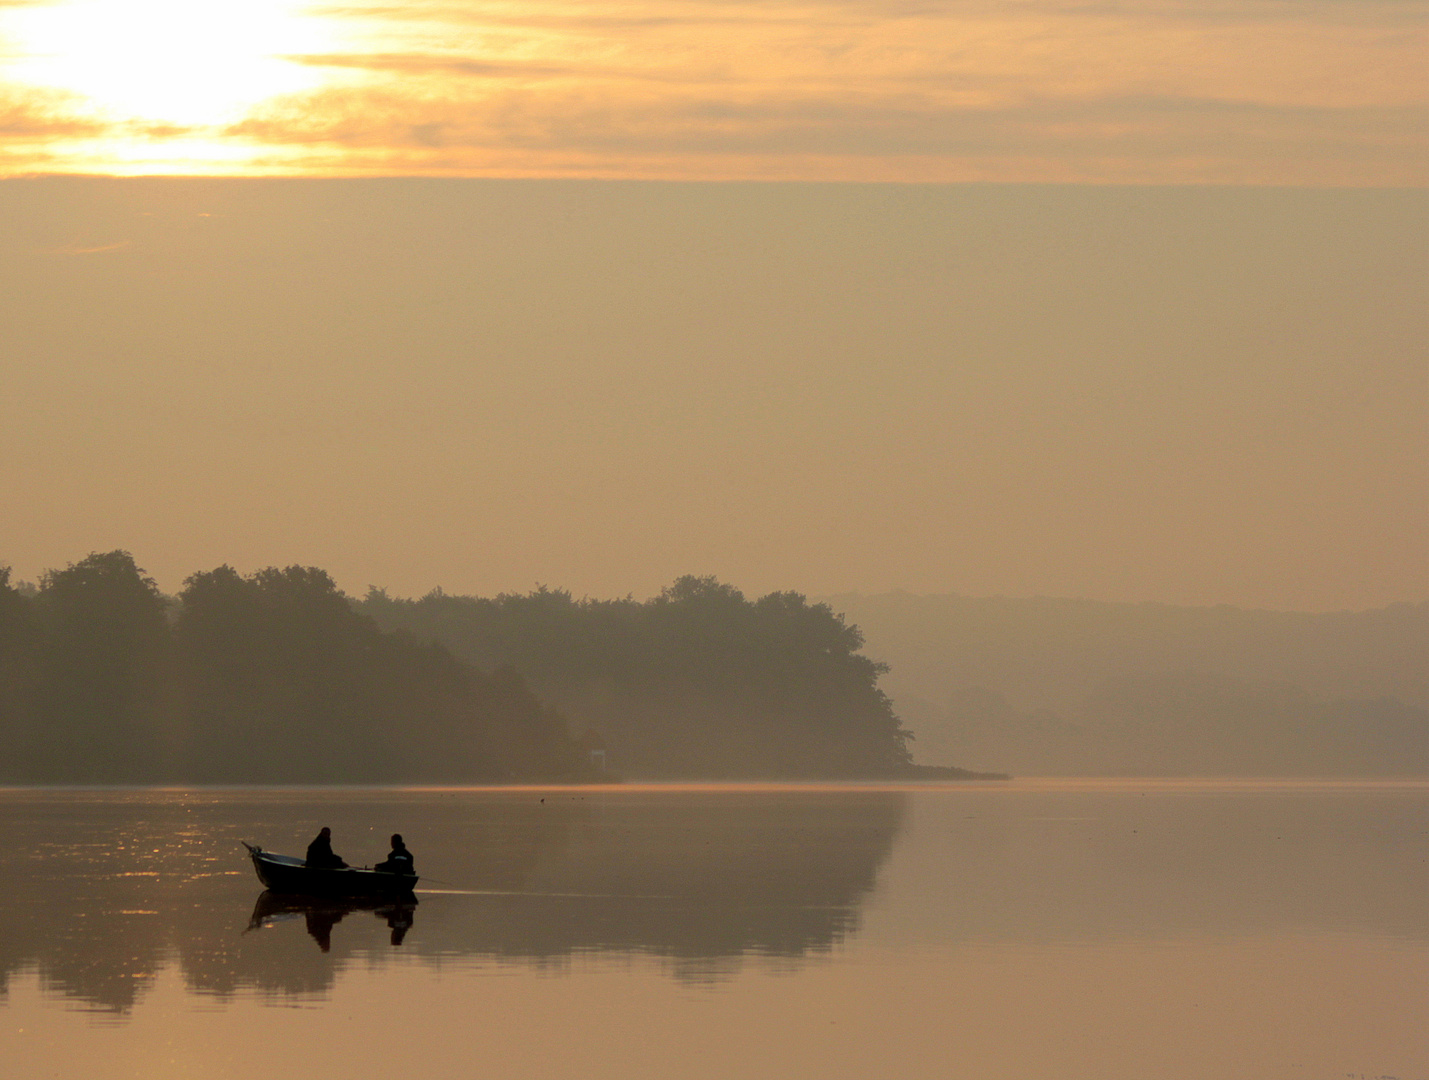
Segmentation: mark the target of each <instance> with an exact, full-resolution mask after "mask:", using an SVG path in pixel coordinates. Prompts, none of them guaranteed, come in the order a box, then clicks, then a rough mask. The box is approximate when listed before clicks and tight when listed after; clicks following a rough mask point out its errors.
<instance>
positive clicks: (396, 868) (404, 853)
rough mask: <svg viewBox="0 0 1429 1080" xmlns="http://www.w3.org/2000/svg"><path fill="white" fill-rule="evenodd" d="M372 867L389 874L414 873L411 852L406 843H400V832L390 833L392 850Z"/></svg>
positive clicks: (414, 866)
mask: <svg viewBox="0 0 1429 1080" xmlns="http://www.w3.org/2000/svg"><path fill="white" fill-rule="evenodd" d="M372 869H374V870H385V871H387V873H389V874H415V873H416V872H417V870H416V865H415V864H414V863H413V862H412V853H411V852H410V851H408V850H407V845H406V844H404V843H402V834H401V833H393V834H392V851H391V853H390V854H388V856H387V859H386V861H384V862H380V863H378V864H377V865H376V866H374V867H373V868H372Z"/></svg>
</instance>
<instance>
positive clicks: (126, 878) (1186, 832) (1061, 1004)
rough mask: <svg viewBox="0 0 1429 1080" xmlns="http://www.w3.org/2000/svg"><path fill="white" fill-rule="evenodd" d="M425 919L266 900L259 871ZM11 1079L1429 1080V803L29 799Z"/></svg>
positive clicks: (1136, 797)
mask: <svg viewBox="0 0 1429 1080" xmlns="http://www.w3.org/2000/svg"><path fill="white" fill-rule="evenodd" d="M322 825H330V826H332V828H333V832H334V847H335V848H336V850H337V851H338V852H339V853H340V854H342V855H344V856H345V857H346V858H347V859H348V860H349V861H350V862H353V863H363V862H371V861H375V860H376V859H379V858H381V857H382V856H383V855H385V853H386V847H385V845H384V844H383V840H384V839H385V837H386V834H387V833H389V832H392V831H394V830H395V831H400V832H402V833H403V834H404V835H405V836H406V838H407V841H408V844H409V846H410V847H411V848H412V850H413V852H414V854H415V855H416V858H417V866H418V870H419V871H420V872H421V873H422V874H423V875H424V880H423V883H422V887H421V889H419V892H418V899H419V903H418V904H417V905H416V906H415V907H414V908H412V907H397V906H390V907H387V908H383V909H379V910H376V911H373V910H362V909H351V910H345V909H344V908H342V907H341V906H336V907H334V906H331V905H329V906H326V907H310V908H306V909H304V908H303V907H302V906H301V905H295V904H292V903H282V902H276V903H275V902H273V900H272V898H271V897H270V898H266V899H265V898H263V897H261V895H260V894H261V893H262V891H263V890H262V887H261V885H259V883H258V881H257V880H256V878H255V877H254V875H253V871H252V869H251V867H250V865H249V864H248V862H247V860H246V857H245V855H244V852H243V849H242V848H241V847H240V846H239V840H240V839H246V840H249V841H250V842H257V843H261V844H263V845H264V846H265V847H268V848H270V849H272V850H275V851H286V852H292V853H296V854H301V853H302V851H303V848H304V847H305V845H306V844H307V841H308V840H309V839H311V837H312V835H313V834H314V833H316V831H317V829H318V828H319V827H321V826H322ZM0 832H3V835H4V837H5V843H4V846H3V852H0V868H3V871H4V875H5V877H4V880H5V883H6V889H5V900H4V906H3V910H4V931H3V936H0V980H3V981H0V986H3V988H4V993H3V997H0V1074H3V1076H4V1077H6V1078H7V1080H30V1078H44V1077H62V1078H85V1080H105V1078H111V1077H126V1078H127V1077H143V1078H145V1080H155V1078H167V1077H173V1078H185V1080H195V1078H199V1080H204V1078H210V1077H215V1078H217V1077H223V1078H227V1077H233V1078H245V1080H246V1078H252V1077H265V1078H266V1077H280V1078H283V1077H295V1078H296V1077H304V1078H308V1077H333V1078H349V1080H351V1078H365V1077H383V1078H386V1077H391V1076H421V1077H468V1076H473V1077H474V1076H491V1077H503V1078H526V1077H530V1078H547V1077H551V1078H556V1077H559V1078H566V1077H571V1078H575V1077H579V1078H582V1080H600V1078H606V1077H609V1078H617V1077H618V1078H620V1080H631V1078H645V1077H649V1078H656V1077H658V1078H662V1080H683V1078H711V1080H713V1078H719V1080H728V1078H735V1077H760V1078H763V1077H769V1078H781V1080H783V1078H802V1077H807V1078H810V1080H813V1078H819V1080H829V1078H844V1077H848V1078H855V1077H856V1078H860V1080H864V1078H867V1080H875V1078H878V1080H882V1078H890V1080H892V1078H897V1080H917V1078H923V1077H929V1078H932V1077H937V1078H944V1077H970V1078H977V1080H984V1078H986V1080H997V1078H1009V1080H1023V1078H1027V1080H1034V1078H1037V1080H1042V1078H1045V1080H1079V1078H1087V1080H1093V1078H1095V1080H1122V1078H1125V1080H1177V1078H1186V1080H1232V1078H1248V1080H1281V1078H1284V1080H1345V1078H1347V1077H1366V1078H1370V1077H1374V1078H1378V1077H1397V1078H1398V1080H1429V784H1423V783H1413V782H1406V783H1378V784H1376V783H1332V782H1326V783H1313V782H1310V783H1305V782H1265V783H1257V782H1219V783H1218V782H1197V781H1184V782H1177V781H1133V780H1125V781H1104V782H1098V781H1035V780H1026V781H1013V782H1010V783H996V784H946V785H916V786H906V787H896V786H894V787H889V786H860V785H845V786H830V787H824V786H758V785H753V786H751V785H737V786H701V785H681V786H634V785H630V786H623V787H618V788H596V789H591V788H586V789H569V788H566V789H560V788H547V789H497V790H493V789H482V790H443V791H435V790H419V791H412V790H400V791H399V790H386V789H384V790H357V789H346V790H291V789H289V790H245V791H213V790H198V791H7V792H0Z"/></svg>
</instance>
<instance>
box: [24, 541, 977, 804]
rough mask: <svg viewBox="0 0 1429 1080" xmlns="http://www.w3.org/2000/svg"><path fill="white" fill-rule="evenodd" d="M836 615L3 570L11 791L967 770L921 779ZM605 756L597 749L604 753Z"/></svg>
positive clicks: (797, 608)
mask: <svg viewBox="0 0 1429 1080" xmlns="http://www.w3.org/2000/svg"><path fill="white" fill-rule="evenodd" d="M862 645H863V638H862V635H861V634H860V632H859V630H858V628H857V627H855V626H852V625H849V624H848V623H846V622H845V621H844V619H843V618H842V617H841V616H839V615H837V614H835V613H834V612H833V611H832V610H831V609H830V608H829V607H828V606H826V605H823V604H810V603H809V602H808V601H807V600H805V598H804V597H803V596H800V595H799V594H797V593H792V592H776V593H770V594H769V595H767V596H764V597H761V598H759V599H756V600H749V599H746V598H745V597H744V595H743V594H742V593H741V592H740V591H739V590H738V589H735V588H734V587H732V586H730V585H727V584H724V583H721V582H719V581H716V580H715V579H713V578H700V577H683V578H680V579H679V580H677V581H676V582H674V583H673V584H672V585H671V586H670V587H668V588H666V589H664V590H663V591H662V592H661V593H660V595H659V596H656V597H654V598H652V599H650V600H646V601H636V600H633V599H629V598H626V599H623V600H589V599H582V600H577V599H575V598H574V597H573V596H572V595H571V594H570V593H569V592H565V591H561V590H550V589H545V588H541V589H537V590H536V591H534V592H531V593H529V594H525V595H501V596H497V597H494V598H482V597H469V596H449V595H446V594H444V593H442V592H440V591H436V592H433V593H432V594H430V595H428V596H425V597H422V598H420V599H413V600H404V599H396V598H393V597H390V596H388V595H387V594H386V592H384V591H382V590H380V589H372V590H370V591H369V593H368V595H367V596H366V597H365V598H364V599H362V600H360V601H354V600H353V599H351V598H349V597H348V596H346V595H345V594H343V593H342V592H341V591H340V590H339V589H338V588H337V586H336V584H335V583H334V582H333V580H332V579H331V577H329V576H328V575H327V574H326V573H325V572H324V571H322V570H320V569H317V568H313V567H301V566H290V567H286V568H277V567H270V568H268V569H265V570H260V571H258V572H257V573H253V574H248V575H243V574H240V573H238V572H237V571H235V570H233V569H232V568H231V567H228V566H220V567H218V568H217V569H214V570H209V571H205V572H201V573H196V574H194V575H192V576H191V577H189V578H188V579H187V580H186V581H185V582H184V585H183V588H182V590H181V591H180V592H179V593H178V595H177V596H165V595H164V594H163V593H162V592H161V591H160V590H159V588H158V586H157V585H156V584H155V582H154V581H153V580H152V579H151V578H150V577H148V576H147V575H146V574H145V573H144V572H143V571H142V570H141V569H140V568H139V567H138V566H137V565H136V564H135V562H134V559H133V557H132V556H131V555H130V554H129V553H127V552H124V551H111V552H107V553H96V554H93V555H91V556H89V557H88V558H86V559H84V560H82V561H80V562H78V563H74V564H72V565H70V566H68V567H66V568H65V569H63V570H53V571H49V572H47V573H45V574H44V575H43V576H42V577H41V579H40V581H39V583H38V587H22V586H17V585H12V583H11V580H10V572H9V570H7V569H4V568H0V782H11V783H15V782H19V783H95V784H104V783H160V782H192V783H383V782H389V783H398V782H484V781H493V782H500V781H510V780H581V779H595V778H599V777H600V776H602V775H605V774H604V772H603V768H602V767H599V766H598V764H597V763H598V762H600V761H602V760H603V761H604V762H605V763H606V764H608V765H609V766H610V768H611V771H612V773H615V774H621V775H625V776H631V777H652V778H719V777H730V778H738V777H744V778H754V777H769V778H801V777H802V778H814V777H895V776H912V775H920V774H921V775H929V774H935V775H959V772H958V770H953V769H947V770H934V769H928V768H925V767H920V766H914V765H913V764H912V757H911V754H910V752H909V746H908V744H909V740H910V739H911V738H912V734H911V732H909V731H907V730H906V729H905V728H904V727H903V726H902V725H901V723H900V722H899V719H898V717H897V716H896V715H895V713H894V711H893V707H892V704H891V702H890V701H889V699H888V697H887V696H886V695H885V694H884V693H883V692H882V690H880V689H879V687H878V680H879V678H880V676H881V675H882V674H883V672H884V670H885V668H884V666H883V665H881V664H879V663H876V662H875V661H873V660H871V659H869V658H868V657H866V656H864V655H863V654H862V653H861V651H860V650H861V648H862ZM592 751H596V752H597V753H595V754H592Z"/></svg>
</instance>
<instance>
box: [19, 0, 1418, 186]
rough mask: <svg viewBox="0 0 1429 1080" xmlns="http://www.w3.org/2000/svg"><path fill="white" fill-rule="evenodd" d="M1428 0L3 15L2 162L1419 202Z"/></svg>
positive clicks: (72, 8) (433, 4)
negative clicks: (1160, 186)
mask: <svg viewBox="0 0 1429 1080" xmlns="http://www.w3.org/2000/svg"><path fill="white" fill-rule="evenodd" d="M1427 10H1429V5H1426V3H1424V0H1125V2H1104V0H943V2H937V0H757V2H755V0H658V2H654V0H622V2H617V0H535V2H531V0H522V2H520V3H514V2H511V0H410V2H406V3H402V4H392V3H390V2H389V0H356V2H351V3H341V2H336V3H332V4H303V3H300V2H297V0H242V2H238V0H206V2H204V3H194V2H192V0H38V2H35V0H0V170H3V171H5V172H8V173H12V174H13V173H17V172H76V171H77V172H91V171H99V172H104V173H113V172H120V173H154V172H159V173H200V174H203V173H210V172H213V171H223V172H228V173H244V174H285V175H291V174H294V173H302V174H305V175H319V176H329V175H335V174H351V175H374V174H375V175H389V174H392V173H394V172H395V173H400V174H403V175H409V174H412V173H420V174H424V175H460V176H503V177H516V176H519V177H537V176H539V177H558V176H559V177H601V178H620V179H629V178H642V179H674V180H811V181H828V180H844V181H851V180H852V181H925V182H930V181H931V182H959V181H991V182H1011V183H1023V182H1072V181H1080V182H1090V183H1173V184H1174V183H1225V184H1293V185H1303V184H1309V185H1315V186H1319V185H1325V184H1339V185H1351V186H1386V185H1388V186H1395V185H1406V184H1419V183H1423V182H1424V180H1425V177H1426V154H1425V143H1426V131H1429V125H1427V124H1426V119H1429V116H1426V103H1429V76H1426V70H1429V65H1425V63H1424V59H1425V56H1426V55H1429V34H1426V19H1425V15H1426V11H1427Z"/></svg>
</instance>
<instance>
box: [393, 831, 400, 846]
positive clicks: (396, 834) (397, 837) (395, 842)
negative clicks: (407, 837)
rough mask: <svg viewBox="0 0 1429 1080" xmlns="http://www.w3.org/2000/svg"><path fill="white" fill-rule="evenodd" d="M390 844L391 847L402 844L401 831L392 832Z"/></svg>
mask: <svg viewBox="0 0 1429 1080" xmlns="http://www.w3.org/2000/svg"><path fill="white" fill-rule="evenodd" d="M392 846H393V847H401V846H402V834H401V833H399V832H394V833H393V834H392Z"/></svg>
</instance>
